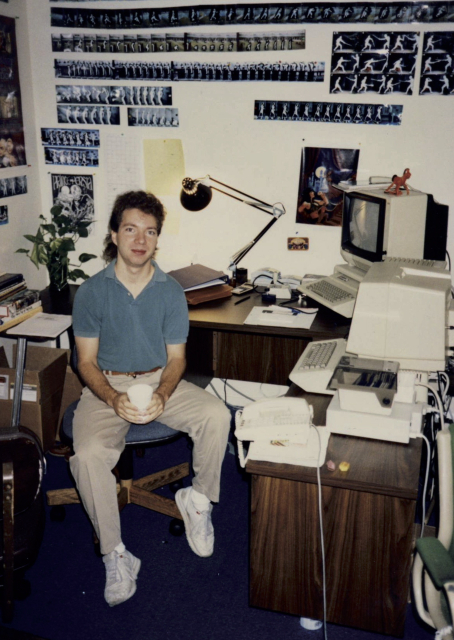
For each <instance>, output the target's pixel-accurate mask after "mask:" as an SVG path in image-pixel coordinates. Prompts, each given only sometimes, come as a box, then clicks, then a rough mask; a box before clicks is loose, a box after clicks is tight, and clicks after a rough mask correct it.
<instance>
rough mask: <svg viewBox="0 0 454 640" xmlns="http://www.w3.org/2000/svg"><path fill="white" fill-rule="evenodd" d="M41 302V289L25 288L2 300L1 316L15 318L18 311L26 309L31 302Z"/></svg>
mask: <svg viewBox="0 0 454 640" xmlns="http://www.w3.org/2000/svg"><path fill="white" fill-rule="evenodd" d="M35 302H39V291H38V290H37V289H25V290H24V291H19V292H18V293H15V294H14V295H12V296H10V297H9V298H6V299H5V300H2V301H1V302H0V316H1V317H3V316H9V317H11V318H14V317H15V316H16V314H17V313H18V311H21V310H22V309H26V308H27V307H29V306H30V305H31V304H34V303H35Z"/></svg>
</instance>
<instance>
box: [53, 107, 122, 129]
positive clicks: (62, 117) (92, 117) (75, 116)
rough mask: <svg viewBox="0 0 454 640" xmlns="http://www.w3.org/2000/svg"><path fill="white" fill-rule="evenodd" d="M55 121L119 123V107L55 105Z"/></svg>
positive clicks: (64, 122) (66, 122)
mask: <svg viewBox="0 0 454 640" xmlns="http://www.w3.org/2000/svg"><path fill="white" fill-rule="evenodd" d="M57 121H58V122H59V123H61V124H98V125H99V124H107V125H118V124H120V107H110V106H104V105H99V106H88V105H80V106H79V105H78V104H61V105H60V104H59V105H57Z"/></svg>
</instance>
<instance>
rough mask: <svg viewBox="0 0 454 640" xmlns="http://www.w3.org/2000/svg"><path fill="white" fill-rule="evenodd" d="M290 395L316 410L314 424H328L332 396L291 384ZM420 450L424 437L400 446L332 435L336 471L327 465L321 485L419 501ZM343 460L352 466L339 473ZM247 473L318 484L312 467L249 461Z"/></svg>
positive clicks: (329, 454)
mask: <svg viewBox="0 0 454 640" xmlns="http://www.w3.org/2000/svg"><path fill="white" fill-rule="evenodd" d="M289 395H296V396H299V395H301V396H304V397H305V398H306V400H307V401H308V403H309V404H311V405H312V406H313V407H314V424H316V425H324V424H325V418H326V409H327V407H328V404H329V402H330V401H331V396H326V395H325V396H323V395H319V394H304V392H302V391H301V390H300V389H298V387H296V386H295V385H292V387H291V389H290V392H289ZM421 451H422V439H421V438H415V439H410V442H409V444H399V443H395V442H385V441H382V440H371V439H368V438H354V437H351V436H343V435H338V434H332V435H331V437H330V440H329V444H328V450H327V453H326V462H327V461H328V460H332V461H333V462H334V463H335V464H336V469H335V471H329V470H328V468H327V466H326V463H325V464H324V465H323V466H322V467H321V469H320V476H321V482H322V485H326V486H331V487H339V488H343V489H351V490H354V491H366V492H369V493H377V494H383V495H388V496H394V497H399V498H408V499H410V500H416V498H417V495H418V480H419V468H420V459H421ZM342 461H346V462H349V463H350V468H349V470H348V471H344V472H342V471H340V470H339V463H340V462H342ZM246 470H247V471H248V472H249V473H251V474H255V475H263V476H269V477H275V478H284V479H287V480H295V481H298V482H310V483H316V482H317V472H316V469H315V468H311V467H302V466H296V465H289V464H282V463H279V464H278V463H273V462H262V461H258V460H248V462H247V464H246Z"/></svg>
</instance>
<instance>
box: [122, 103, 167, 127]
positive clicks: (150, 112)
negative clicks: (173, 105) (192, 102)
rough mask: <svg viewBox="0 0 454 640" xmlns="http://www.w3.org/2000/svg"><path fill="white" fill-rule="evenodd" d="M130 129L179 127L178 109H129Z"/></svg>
mask: <svg viewBox="0 0 454 640" xmlns="http://www.w3.org/2000/svg"><path fill="white" fill-rule="evenodd" d="M128 126H129V127H179V126H180V121H179V118H178V109H167V108H166V109H153V108H152V107H146V108H145V109H138V108H135V107H134V108H129V109H128Z"/></svg>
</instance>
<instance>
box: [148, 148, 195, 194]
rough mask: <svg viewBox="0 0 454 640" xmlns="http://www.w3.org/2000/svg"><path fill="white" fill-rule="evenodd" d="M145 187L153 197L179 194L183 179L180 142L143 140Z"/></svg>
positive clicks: (182, 158) (182, 157)
mask: <svg viewBox="0 0 454 640" xmlns="http://www.w3.org/2000/svg"><path fill="white" fill-rule="evenodd" d="M143 158H144V163H145V185H146V188H147V191H151V193H154V195H155V196H157V197H158V198H159V196H175V195H178V194H179V193H180V190H181V182H182V180H183V178H184V177H185V171H184V155H183V145H182V143H181V140H144V142H143Z"/></svg>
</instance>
